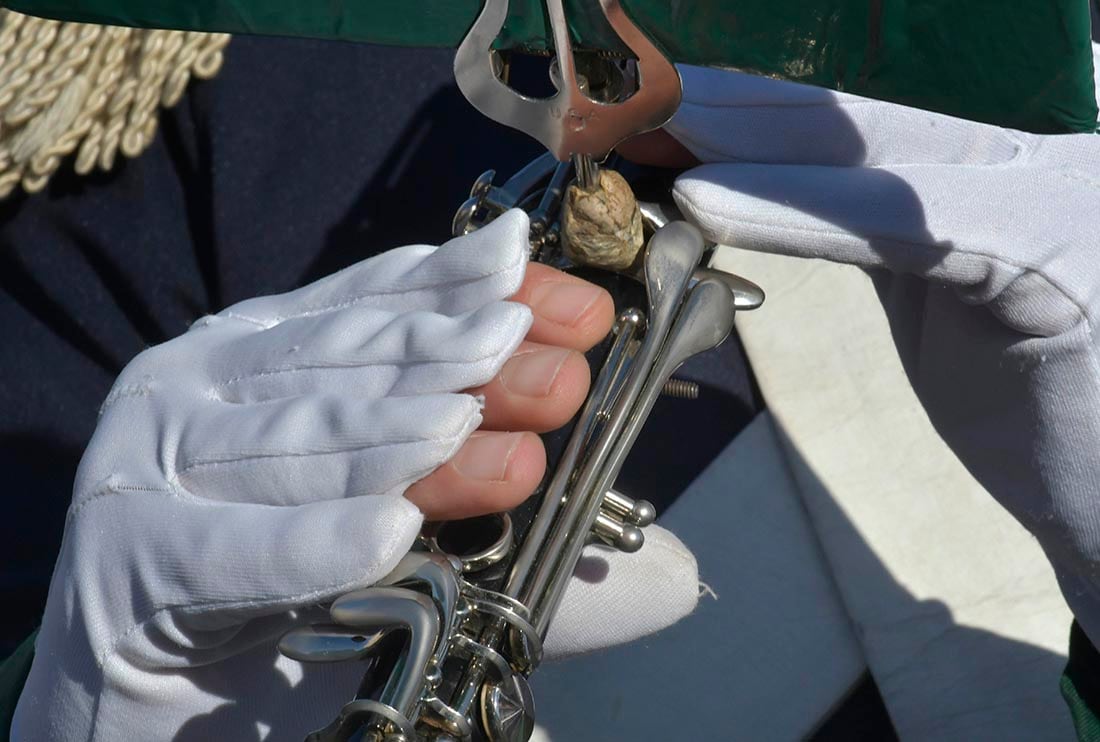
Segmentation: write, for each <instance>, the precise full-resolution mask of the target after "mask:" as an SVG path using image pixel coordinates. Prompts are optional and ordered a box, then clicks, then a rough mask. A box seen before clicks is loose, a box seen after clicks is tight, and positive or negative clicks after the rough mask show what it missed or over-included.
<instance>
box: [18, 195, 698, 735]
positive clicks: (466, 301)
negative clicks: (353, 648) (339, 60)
mask: <svg viewBox="0 0 1100 742" xmlns="http://www.w3.org/2000/svg"><path fill="white" fill-rule="evenodd" d="M527 233H528V222H527V217H526V215H524V214H523V213H522V212H518V211H516V212H512V213H509V214H506V215H505V216H503V217H501V218H500V219H498V220H497V221H496V222H494V223H493V224H492V225H491V226H489V227H487V228H485V229H483V230H480V231H478V232H476V233H474V234H472V235H470V236H467V237H463V238H459V239H456V240H453V241H451V242H450V243H448V244H447V245H445V246H444V247H442V248H438V249H437V248H433V247H428V246H411V247H406V248H402V249H398V250H394V251H392V252H388V253H385V254H383V255H381V256H379V257H376V258H374V259H371V260H368V261H365V262H363V263H361V264H359V265H355V266H352V267H351V268H348V269H347V270H344V271H342V272H340V273H337V274H335V275H333V276H331V277H328V278H326V279H323V280H321V281H318V282H316V283H314V284H312V285H310V286H307V287H305V288H302V289H300V290H297V291H293V292H290V293H288V294H283V295H280V296H272V297H264V298H259V299H253V300H250V301H245V302H242V303H240V304H237V305H235V306H233V307H231V308H229V309H227V310H225V311H224V312H221V313H220V314H218V315H216V316H213V317H207V318H205V319H203V320H200V321H199V322H197V323H196V324H195V325H194V326H193V327H192V328H191V329H190V330H189V331H188V332H187V333H186V334H185V335H183V336H181V337H179V338H177V339H175V340H172V341H171V342H168V343H165V344H163V345H160V346H157V347H155V348H151V349H149V350H147V351H145V352H144V353H142V354H141V355H139V356H138V357H137V358H135V359H134V360H133V362H131V363H130V364H129V365H128V366H127V367H126V369H125V370H124V371H123V373H122V375H121V376H120V377H119V379H118V381H117V382H116V384H115V386H114V388H113V390H112V391H111V393H110V395H109V396H108V398H107V400H106V401H105V402H104V404H103V408H102V412H101V418H100V422H99V426H98V428H97V430H96V432H95V435H94V436H93V438H92V441H91V443H90V445H89V447H88V449H87V451H86V453H85V455H84V457H83V459H82V461H81V465H80V469H79V471H78V474H77V480H76V485H75V489H74V497H73V503H72V506H71V507H70V509H69V513H68V517H67V521H66V529H65V538H64V543H63V546H62V551H61V555H60V557H59V560H58V564H57V567H56V570H55V573H54V577H53V582H52V584H51V587H50V595H49V601H48V604H47V608H46V614H45V618H44V620H43V624H42V628H41V631H40V633H39V636H38V640H37V643H36V654H35V659H34V664H33V667H32V670H31V674H30V677H29V679H28V682H27V684H26V686H25V688H24V691H23V694H22V696H21V697H20V700H19V705H18V708H17V711H16V717H15V723H14V726H13V739H16V740H33V741H35V742H40V741H49V740H66V741H69V740H109V741H111V742H113V741H114V740H126V739H147V740H167V739H174V740H192V739H194V740H208V739H235V740H240V739H286V740H300V739H302V738H303V736H304V735H305V734H306V733H307V732H308V731H310V730H312V729H315V728H318V727H320V726H324V725H325V724H327V723H328V722H329V721H330V720H331V718H332V716H333V715H334V714H335V712H336V711H338V710H339V708H340V707H341V706H342V705H343V703H344V702H346V701H347V700H350V698H352V697H353V696H354V694H355V691H356V688H357V686H358V683H359V679H360V677H361V675H362V667H361V666H357V665H356V664H355V663H346V664H337V665H318V666H309V667H306V666H302V665H299V664H298V663H295V662H293V661H290V660H287V659H285V658H283V657H281V656H280V655H278V653H277V651H276V650H275V641H276V640H277V639H278V637H279V636H280V635H281V634H282V633H284V632H285V631H286V630H287V629H288V628H290V627H291V626H294V625H299V624H302V623H305V622H307V621H308V620H311V619H312V620H317V619H321V620H323V619H324V618H325V612H324V610H323V608H322V604H324V603H326V602H330V601H331V600H333V599H334V598H336V597H337V596H339V595H341V594H343V593H346V592H348V591H350V590H355V589H358V588H361V587H365V586H368V585H370V584H371V583H373V582H375V581H376V580H378V579H379V578H381V577H382V576H384V575H386V574H387V573H388V572H389V571H390V570H391V569H392V568H393V566H394V565H395V564H396V563H397V561H398V560H399V559H400V558H401V557H402V556H403V555H404V554H405V553H406V552H407V551H408V549H409V548H410V546H411V545H412V543H413V541H414V539H415V537H416V535H417V532H418V529H419V527H420V525H421V520H422V516H421V513H420V512H419V511H418V510H417V508H416V507H415V506H414V505H412V504H411V503H410V502H409V501H408V500H406V499H405V498H404V497H402V494H403V493H404V491H405V489H406V488H407V487H408V486H409V485H410V484H412V483H413V482H415V481H417V480H419V479H421V478H422V477H424V476H425V475H427V474H429V473H430V472H432V471H433V470H434V469H435V468H436V467H438V466H439V465H441V464H443V463H444V462H446V461H447V460H448V459H450V457H451V456H452V455H453V454H454V453H455V452H456V451H457V450H458V448H459V447H460V446H461V445H462V443H463V442H464V441H465V440H466V438H467V437H468V436H469V435H470V433H471V432H473V431H474V430H475V429H476V428H477V427H478V425H479V424H480V422H481V410H480V403H479V400H478V399H476V398H475V397H473V396H470V395H468V394H462V393H461V392H462V390H464V389H468V388H471V387H476V386H478V385H482V384H485V383H487V382H489V381H490V380H491V379H492V378H493V377H494V376H495V375H496V374H497V373H498V372H499V371H500V369H501V366H502V365H503V364H504V362H505V361H506V360H507V359H508V358H509V357H510V356H511V355H512V353H513V351H515V349H516V348H517V346H518V345H519V344H520V342H521V341H522V340H523V338H524V336H525V334H526V333H527V330H528V328H529V327H530V324H531V312H530V310H529V309H528V308H527V307H526V306H524V305H521V304H517V303H510V302H507V301H505V299H507V298H508V297H510V296H511V295H512V294H514V293H515V292H516V290H517V289H518V288H519V287H520V284H521V282H522V280H523V277H524V272H525V269H526V263H527ZM650 533H651V535H650V541H649V542H648V545H647V547H646V548H645V549H643V550H642V551H641V552H639V554H638V555H634V557H633V558H631V557H626V556H619V555H618V554H607V555H605V556H603V558H604V559H606V560H607V565H606V570H605V573H601V575H600V579H599V580H596V582H597V583H598V584H597V585H592V584H588V583H583V584H581V585H580V591H579V593H578V591H577V590H576V589H575V588H570V590H569V591H568V592H567V597H566V600H565V601H564V607H563V616H562V619H563V620H562V621H561V622H560V624H561V625H560V627H556V631H555V632H554V633H553V634H552V635H551V637H550V638H549V639H550V641H549V642H548V647H547V651H548V654H550V655H554V654H562V653H567V652H570V651H579V650H585V649H590V648H592V647H594V646H603V645H606V644H610V643H614V642H617V641H624V640H628V639H631V638H635V637H636V636H639V635H641V634H644V633H648V632H650V631H654V630H656V629H658V628H661V627H662V626H664V625H667V624H669V623H672V622H673V621H675V620H677V619H678V618H680V617H681V616H683V615H684V614H686V613H687V612H689V611H690V610H691V609H692V608H693V607H694V605H695V599H696V586H697V581H696V574H695V563H694V560H693V559H692V558H691V555H690V553H689V552H687V550H686V549H685V548H684V547H683V546H682V545H681V544H679V542H678V541H676V540H675V538H674V537H671V535H669V534H667V532H661V531H659V530H657V529H650ZM590 558H591V557H590ZM589 571H591V569H589ZM578 598H579V599H578ZM658 598H659V600H657V599H658ZM655 600H657V606H658V607H657V609H656V610H654V608H653V605H654V601H655ZM571 614H573V615H571ZM624 626H625V627H626V631H625V632H624V628H623V627H624Z"/></svg>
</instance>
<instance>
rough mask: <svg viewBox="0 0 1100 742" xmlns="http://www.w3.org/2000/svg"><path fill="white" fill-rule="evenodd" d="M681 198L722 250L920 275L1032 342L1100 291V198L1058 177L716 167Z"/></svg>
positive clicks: (1058, 327) (967, 170)
mask: <svg viewBox="0 0 1100 742" xmlns="http://www.w3.org/2000/svg"><path fill="white" fill-rule="evenodd" d="M674 196H675V198H676V201H677V203H678V205H679V206H680V208H681V210H682V212H683V213H684V215H685V217H686V218H688V219H689V220H690V221H692V222H694V223H695V224H696V225H698V226H699V228H700V229H701V230H702V231H703V233H704V234H705V235H706V236H707V237H708V238H710V239H711V240H713V241H715V242H717V243H719V244H725V245H731V246H734V247H741V248H745V249H749V250H757V251H762V252H771V253H778V254H783V255H792V256H796V257H804V258H821V259H825V260H830V261H834V262H841V263H850V264H853V265H857V266H860V267H863V268H868V269H886V270H888V271H890V272H892V273H904V274H911V275H915V276H918V277H920V278H923V279H925V280H928V281H932V282H936V283H938V284H941V285H944V286H947V287H950V288H951V289H953V290H954V291H955V292H956V294H957V295H958V296H959V297H960V298H961V299H962V300H963V301H964V302H966V303H968V304H974V305H987V306H989V307H990V308H991V309H992V310H993V312H994V313H995V314H996V315H997V316H998V317H999V319H1000V320H1001V321H1002V322H1004V323H1005V324H1007V325H1009V326H1010V327H1012V328H1013V329H1015V330H1017V331H1019V332H1023V333H1026V334H1031V335H1044V336H1047V335H1052V334H1056V333H1059V332H1063V331H1065V330H1067V329H1068V328H1070V327H1073V326H1074V325H1075V324H1076V323H1077V322H1079V321H1080V319H1081V307H1084V306H1087V305H1088V304H1089V303H1090V300H1091V297H1090V291H1091V287H1092V286H1093V285H1096V283H1097V276H1095V275H1093V274H1094V273H1096V272H1097V270H1098V269H1097V268H1096V267H1094V266H1093V263H1094V262H1095V261H1092V260H1091V259H1090V257H1089V256H1088V255H1087V254H1084V253H1085V251H1087V250H1088V249H1089V247H1088V246H1089V245H1091V244H1092V242H1093V239H1092V237H1091V235H1093V234H1095V231H1096V230H1097V229H1098V228H1100V217H1096V216H1094V212H1095V209H1088V208H1082V205H1087V204H1092V203H1096V201H1097V194H1096V192H1095V191H1094V189H1093V186H1092V185H1091V184H1090V183H1087V182H1083V181H1082V180H1081V179H1079V178H1070V177H1066V176H1065V173H1062V172H1061V171H1058V170H1055V169H1050V168H1040V169H1029V168H1025V167H1016V168H999V167H980V166H973V167H971V166H960V165H915V166H896V167H891V168H861V167H851V168H841V167H822V166H794V165H738V164H723V165H717V164H716V165H704V166H702V167H699V168H696V169H694V170H691V171H689V172H687V173H685V174H684V175H682V176H681V177H680V178H679V179H678V180H677V182H676V185H675V188H674Z"/></svg>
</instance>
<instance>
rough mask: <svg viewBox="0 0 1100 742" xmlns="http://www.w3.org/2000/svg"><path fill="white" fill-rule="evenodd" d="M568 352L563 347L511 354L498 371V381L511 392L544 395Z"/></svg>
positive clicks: (523, 394) (531, 395)
mask: <svg viewBox="0 0 1100 742" xmlns="http://www.w3.org/2000/svg"><path fill="white" fill-rule="evenodd" d="M570 352H571V351H568V350H565V349H564V348H546V349H545V350H533V351H530V352H529V353H521V354H520V355H518V356H512V357H511V358H510V359H508V362H507V363H505V364H504V368H503V369H501V371H500V382H501V383H502V384H503V385H504V388H505V389H507V390H508V391H510V392H512V394H519V395H520V396H523V397H545V396H546V395H547V394H549V393H550V387H552V386H553V385H554V379H556V378H557V377H558V372H559V371H561V367H562V364H564V363H565V359H566V358H568V357H569V354H570Z"/></svg>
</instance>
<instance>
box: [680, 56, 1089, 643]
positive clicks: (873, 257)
mask: <svg viewBox="0 0 1100 742" xmlns="http://www.w3.org/2000/svg"><path fill="white" fill-rule="evenodd" d="M683 72H684V82H685V97H684V105H683V106H682V108H681V110H680V112H679V114H678V115H677V116H676V117H675V119H674V120H673V122H672V123H671V125H670V127H669V131H670V132H671V133H672V134H673V136H675V137H676V138H677V139H679V141H680V142H681V143H683V144H684V145H685V146H686V147H687V148H688V149H689V150H690V151H691V152H692V153H694V155H695V156H696V157H698V158H699V159H700V160H702V161H704V162H709V163H713V164H707V165H703V166H702V167H698V168H695V169H694V170H691V171H689V172H687V173H685V174H684V175H683V176H681V177H680V178H679V180H678V182H677V184H676V187H675V196H676V199H677V202H678V204H679V205H680V207H681V208H682V210H683V212H684V214H685V216H686V217H687V218H688V219H689V220H691V221H693V222H695V223H696V224H697V225H699V226H700V227H701V228H702V230H703V231H704V232H705V233H706V234H707V236H708V237H710V238H711V239H713V240H715V241H717V242H719V243H724V244H729V245H734V246H738V247H742V248H747V249H752V250H761V251H766V252H775V253H783V254H787V255H794V256H802V257H808V258H822V259H826V260H831V261H838V262H845V263H851V264H854V265H858V266H862V267H863V268H866V269H867V270H868V271H869V272H870V274H871V276H872V278H873V280H874V282H875V285H876V287H877V289H878V291H879V294H880V297H881V300H882V303H883V305H884V307H885V309H886V313H887V316H888V318H889V321H890V325H891V329H892V332H893V336H894V340H895V343H896V344H897V347H898V350H899V352H900V356H901V359H902V362H903V364H904V366H905V369H906V371H907V373H908V375H909V378H910V381H911V382H912V384H913V387H914V389H915V391H916V393H917V394H918V396H919V398H920V399H921V401H922V403H923V405H924V406H925V408H926V410H927V412H928V415H929V418H930V419H931V421H932V423H933V424H934V425H935V427H936V429H937V430H938V431H939V433H940V434H941V435H942V436H943V438H944V440H945V441H946V442H947V443H948V444H949V445H950V446H951V448H952V449H953V450H954V451H955V453H956V454H957V455H958V456H959V458H960V460H961V461H962V462H963V463H964V464H965V465H966V466H967V468H968V469H969V470H970V471H971V472H972V473H973V474H974V476H975V477H976V478H977V479H978V480H979V481H980V482H981V483H982V484H983V485H984V486H985V487H986V488H987V489H988V490H989V492H990V493H992V495H993V496H994V497H995V498H996V499H997V500H998V501H999V502H1000V503H1001V504H1002V505H1004V506H1005V507H1006V508H1007V509H1008V510H1009V511H1011V512H1012V514H1013V515H1014V516H1015V517H1016V518H1017V519H1018V520H1019V521H1020V522H1021V523H1023V524H1024V525H1025V526H1026V527H1027V528H1028V529H1029V530H1030V531H1031V532H1032V533H1033V534H1034V535H1035V536H1036V538H1038V540H1039V542H1040V543H1041V545H1042V547H1043V549H1044V550H1045V552H1046V554H1047V556H1048V557H1049V558H1050V560H1051V562H1052V563H1053V565H1054V568H1055V570H1056V572H1057V576H1058V579H1059V582H1060V585H1061V588H1062V591H1063V593H1064V595H1065V598H1066V600H1067V601H1068V603H1069V605H1070V607H1071V608H1072V610H1073V612H1074V613H1075V614H1076V616H1077V619H1078V620H1079V621H1080V622H1081V624H1082V625H1083V627H1084V628H1085V630H1086V632H1088V634H1089V635H1090V637H1091V638H1092V641H1093V643H1096V644H1100V358H1098V355H1097V344H1098V338H1097V336H1096V333H1097V328H1096V326H1095V325H1096V323H1097V321H1098V320H1100V259H1098V254H1097V245H1098V241H1100V137H1096V136H1095V135H1092V134H1080V135H1065V136H1036V135H1032V134H1025V133H1022V132H1018V131H1008V130H1005V129H1000V128H997V127H994V126H987V125H982V124H976V123H971V122H967V121H961V120H958V119H953V118H950V117H947V116H942V115H937V114H933V113H927V112H924V111H919V110H913V109H909V108H905V107H902V106H898V105H891V104H888V103H882V102H876V101H870V100H865V99H860V98H856V97H853V96H850V95H844V94H839V93H834V92H830V91H826V90H821V89H817V88H811V87H805V86H800V85H794V84H790V83H781V82H776V81H772V80H765V79H760V78H754V77H750V76H746V75H741V74H734V73H725V72H717V71H708V70H700V69H690V68H687V69H684V70H683ZM719 163H722V164H719Z"/></svg>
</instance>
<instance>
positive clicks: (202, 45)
mask: <svg viewBox="0 0 1100 742" xmlns="http://www.w3.org/2000/svg"><path fill="white" fill-rule="evenodd" d="M229 39H230V37H229V36H228V35H227V34H208V33H194V32H183V31H163V30H148V29H135V28H121V27H117V26H99V25H94V24H87V23H68V22H61V21H51V20H46V19H42V18H35V17H31V16H26V15H21V14H19V13H16V12H14V11H11V10H3V9H0V198H5V197H7V196H8V195H9V194H10V193H12V191H14V189H15V188H16V187H17V186H20V185H21V186H22V187H23V189H24V190H25V191H27V192H29V193H34V192H36V191H40V190H42V189H43V188H44V187H45V185H46V183H47V182H48V181H49V179H50V176H51V175H52V174H53V173H54V172H55V171H56V170H57V168H58V167H59V166H60V164H61V162H62V160H63V159H65V158H67V157H68V156H69V155H72V154H74V153H75V161H74V168H75V170H76V172H78V173H81V174H84V173H89V172H91V171H92V170H94V169H96V168H99V169H101V170H108V169H110V168H111V167H112V165H114V163H115V160H116V158H117V157H118V156H119V154H121V155H122V156H123V157H137V156H138V155H139V154H141V153H142V152H143V151H145V149H146V147H148V146H149V144H150V143H151V142H152V141H153V137H154V136H155V134H156V129H157V117H158V114H159V110H160V108H161V107H170V106H173V105H175V104H176V103H177V102H178V101H179V99H180V97H181V96H182V95H183V92H184V89H185V88H186V87H187V83H188V81H189V80H190V79H191V78H192V77H197V78H200V79H208V78H210V77H213V76H214V75H215V74H217V72H218V70H219V69H220V68H221V65H222V59H223V50H224V49H225V45H226V44H227V43H229Z"/></svg>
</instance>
